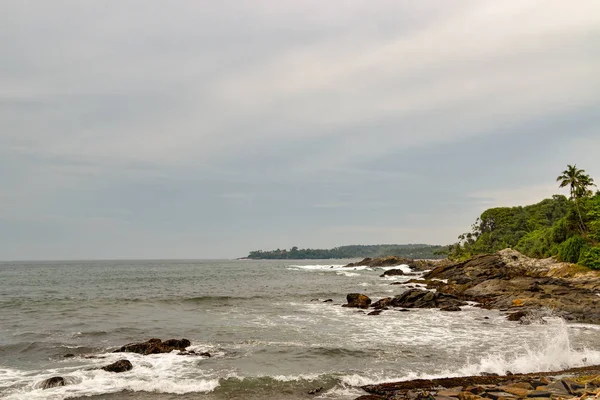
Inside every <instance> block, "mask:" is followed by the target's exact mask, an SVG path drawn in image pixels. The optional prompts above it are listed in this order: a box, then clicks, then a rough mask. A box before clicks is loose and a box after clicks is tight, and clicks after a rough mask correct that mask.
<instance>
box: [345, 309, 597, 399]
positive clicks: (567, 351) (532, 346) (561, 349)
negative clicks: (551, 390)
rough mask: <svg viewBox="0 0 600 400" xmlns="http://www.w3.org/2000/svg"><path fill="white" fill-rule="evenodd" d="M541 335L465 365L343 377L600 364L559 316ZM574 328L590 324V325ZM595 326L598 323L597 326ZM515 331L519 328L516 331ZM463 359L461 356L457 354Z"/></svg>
mask: <svg viewBox="0 0 600 400" xmlns="http://www.w3.org/2000/svg"><path fill="white" fill-rule="evenodd" d="M537 328H546V329H545V330H544V329H540V332H541V333H540V335H539V336H538V338H537V340H536V341H528V342H525V343H523V344H522V345H521V346H520V347H519V348H513V349H512V350H509V351H505V352H501V351H493V352H490V353H488V354H484V355H482V356H481V357H480V358H477V359H470V360H469V359H467V360H464V363H463V365H462V366H460V365H459V366H457V367H456V368H452V369H442V370H439V371H431V372H418V371H414V372H407V373H405V374H398V373H395V374H389V373H388V374H386V373H385V372H383V371H370V372H369V371H366V372H364V373H360V374H349V375H344V376H342V377H341V381H342V383H343V384H345V385H349V386H354V387H358V386H363V385H371V384H379V383H384V382H394V381H406V380H413V379H436V378H446V377H459V376H473V375H480V374H481V373H483V372H486V373H496V374H499V375H503V374H505V373H506V372H507V371H511V372H513V373H531V372H540V371H560V370H564V369H568V368H576V367H584V366H589V365H598V364H600V351H598V350H594V349H587V348H577V349H575V348H573V346H572V345H571V339H570V336H569V331H570V329H572V328H573V326H570V325H568V324H567V323H566V322H565V321H563V320H562V319H559V318H552V319H551V320H550V321H549V325H538V326H537ZM575 328H583V329H585V328H587V326H583V327H577V326H575ZM594 328H595V327H594ZM514 333H515V335H518V334H519V332H518V331H515V332H514ZM458 359H459V360H460V358H458Z"/></svg>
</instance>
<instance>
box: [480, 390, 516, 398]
mask: <svg viewBox="0 0 600 400" xmlns="http://www.w3.org/2000/svg"><path fill="white" fill-rule="evenodd" d="M486 394H487V396H486V397H489V398H490V399H492V400H498V399H501V398H505V399H516V398H517V396H515V395H514V394H511V393H506V392H487V393H486Z"/></svg>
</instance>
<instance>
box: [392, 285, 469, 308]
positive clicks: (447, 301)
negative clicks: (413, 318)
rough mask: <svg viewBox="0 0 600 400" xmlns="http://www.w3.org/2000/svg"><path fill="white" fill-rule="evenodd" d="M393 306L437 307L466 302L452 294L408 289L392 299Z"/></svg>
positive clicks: (462, 304)
mask: <svg viewBox="0 0 600 400" xmlns="http://www.w3.org/2000/svg"><path fill="white" fill-rule="evenodd" d="M390 304H391V305H392V306H394V307H403V308H438V307H449V306H464V305H466V304H467V303H465V302H464V301H461V300H458V299H457V298H456V297H454V296H452V295H446V294H443V293H439V292H431V291H429V290H422V289H410V290H408V291H406V292H404V293H402V294H401V295H399V296H396V297H395V298H393V299H392V301H391V303H390Z"/></svg>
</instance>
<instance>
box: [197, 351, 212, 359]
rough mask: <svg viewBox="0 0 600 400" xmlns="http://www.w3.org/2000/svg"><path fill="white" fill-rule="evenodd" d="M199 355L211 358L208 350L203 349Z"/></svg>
mask: <svg viewBox="0 0 600 400" xmlns="http://www.w3.org/2000/svg"><path fill="white" fill-rule="evenodd" d="M200 356H201V357H208V358H211V357H212V355H211V354H210V353H209V352H208V351H205V352H203V353H200Z"/></svg>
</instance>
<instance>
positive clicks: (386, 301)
mask: <svg viewBox="0 0 600 400" xmlns="http://www.w3.org/2000/svg"><path fill="white" fill-rule="evenodd" d="M391 302H392V298H391V297H384V298H383V299H380V300H377V301H376V302H375V303H373V304H371V307H373V308H374V309H376V310H381V309H383V308H386V307H389V305H390V303H391Z"/></svg>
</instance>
